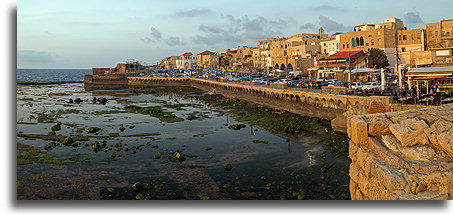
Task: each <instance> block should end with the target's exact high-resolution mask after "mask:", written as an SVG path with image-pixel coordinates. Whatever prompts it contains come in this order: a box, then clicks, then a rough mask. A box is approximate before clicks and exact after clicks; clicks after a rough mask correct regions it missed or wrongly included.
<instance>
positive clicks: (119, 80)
mask: <svg viewBox="0 0 453 214" xmlns="http://www.w3.org/2000/svg"><path fill="white" fill-rule="evenodd" d="M83 82H84V84H91V85H125V86H126V85H127V84H128V81H127V77H126V76H114V75H112V76H99V75H85V77H84V80H83Z"/></svg>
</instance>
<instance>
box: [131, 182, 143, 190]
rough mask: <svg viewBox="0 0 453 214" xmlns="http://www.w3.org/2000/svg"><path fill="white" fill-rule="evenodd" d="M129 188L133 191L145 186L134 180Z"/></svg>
mask: <svg viewBox="0 0 453 214" xmlns="http://www.w3.org/2000/svg"><path fill="white" fill-rule="evenodd" d="M131 188H132V189H133V190H134V191H135V192H140V191H142V190H143V189H144V188H145V185H143V184H142V183H140V182H135V183H134V184H132V186H131Z"/></svg>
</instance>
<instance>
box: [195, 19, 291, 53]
mask: <svg viewBox="0 0 453 214" xmlns="http://www.w3.org/2000/svg"><path fill="white" fill-rule="evenodd" d="M223 18H224V21H225V22H224V23H217V24H215V25H209V26H208V25H204V24H202V25H200V26H199V27H198V30H199V31H200V34H199V35H196V36H195V37H192V41H193V42H194V43H196V44H204V45H214V44H216V43H219V42H221V43H223V44H224V45H226V46H229V47H235V46H237V45H240V44H242V43H247V44H254V43H256V40H258V39H262V38H266V37H272V36H280V35H282V33H281V32H280V31H279V30H280V29H282V28H283V27H285V26H287V22H286V21H285V20H282V19H278V20H269V19H266V18H264V17H262V16H258V17H256V18H249V17H248V16H246V15H245V16H242V17H234V16H233V15H229V14H227V15H225V16H223Z"/></svg>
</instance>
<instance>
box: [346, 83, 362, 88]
mask: <svg viewBox="0 0 453 214" xmlns="http://www.w3.org/2000/svg"><path fill="white" fill-rule="evenodd" d="M362 87H363V83H362V82H351V84H350V85H349V88H351V89H357V90H362Z"/></svg>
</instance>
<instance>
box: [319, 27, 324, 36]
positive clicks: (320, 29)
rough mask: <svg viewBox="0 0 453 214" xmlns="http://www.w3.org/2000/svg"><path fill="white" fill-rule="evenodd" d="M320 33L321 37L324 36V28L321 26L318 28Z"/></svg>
mask: <svg viewBox="0 0 453 214" xmlns="http://www.w3.org/2000/svg"><path fill="white" fill-rule="evenodd" d="M318 34H319V38H322V35H323V34H324V28H322V27H320V28H319V29H318Z"/></svg>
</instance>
